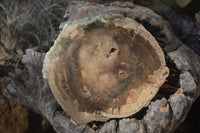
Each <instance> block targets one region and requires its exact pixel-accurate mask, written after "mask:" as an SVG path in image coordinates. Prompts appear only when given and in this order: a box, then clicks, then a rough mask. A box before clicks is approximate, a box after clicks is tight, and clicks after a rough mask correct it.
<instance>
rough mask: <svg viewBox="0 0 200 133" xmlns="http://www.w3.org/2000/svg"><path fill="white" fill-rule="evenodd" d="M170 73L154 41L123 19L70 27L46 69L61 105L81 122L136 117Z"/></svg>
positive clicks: (97, 20) (77, 23) (95, 19)
mask: <svg viewBox="0 0 200 133" xmlns="http://www.w3.org/2000/svg"><path fill="white" fill-rule="evenodd" d="M168 73H169V70H168V68H167V67H166V64H165V58H164V54H163V52H162V50H161V48H160V46H159V45H158V43H157V41H156V40H155V39H154V37H153V36H152V35H151V34H150V33H149V32H148V31H147V30H145V28H144V27H143V26H142V25H140V24H138V23H137V22H136V21H134V20H132V19H128V18H124V17H122V16H98V17H93V18H85V19H82V20H79V21H75V22H73V23H70V24H68V25H65V26H64V28H63V30H62V32H61V33H60V35H59V37H58V38H57V40H56V41H55V44H54V46H53V47H52V48H51V50H50V51H49V52H48V53H47V55H46V57H45V61H44V66H43V76H44V77H45V78H47V79H48V82H49V85H50V88H51V90H52V92H53V94H54V96H55V98H56V99H57V101H58V103H59V104H60V105H61V107H62V108H63V109H64V110H65V112H66V113H67V114H68V115H69V116H71V117H72V119H74V120H75V121H76V122H78V123H87V122H90V121H106V120H108V119H109V118H121V117H127V116H130V115H133V114H134V113H136V112H138V111H139V110H140V109H141V108H143V107H145V106H147V105H148V104H149V102H150V101H151V99H152V98H153V97H154V95H155V94H156V93H157V91H158V89H159V87H160V86H161V85H162V84H163V83H164V81H165V79H166V77H167V76H168Z"/></svg>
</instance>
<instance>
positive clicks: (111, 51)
mask: <svg viewBox="0 0 200 133" xmlns="http://www.w3.org/2000/svg"><path fill="white" fill-rule="evenodd" d="M116 50H117V49H116V48H111V50H110V52H109V54H108V55H107V58H108V57H110V56H111V54H112V53H114V52H115V51H116Z"/></svg>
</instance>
